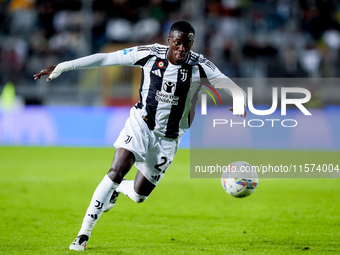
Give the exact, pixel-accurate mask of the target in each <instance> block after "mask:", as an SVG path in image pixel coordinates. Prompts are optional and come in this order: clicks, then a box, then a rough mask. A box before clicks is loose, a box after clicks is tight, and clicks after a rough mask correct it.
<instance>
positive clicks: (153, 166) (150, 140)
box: [114, 107, 180, 185]
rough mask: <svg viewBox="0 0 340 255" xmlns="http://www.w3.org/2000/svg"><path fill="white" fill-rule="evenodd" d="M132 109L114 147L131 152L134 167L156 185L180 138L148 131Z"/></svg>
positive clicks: (168, 163) (169, 162)
mask: <svg viewBox="0 0 340 255" xmlns="http://www.w3.org/2000/svg"><path fill="white" fill-rule="evenodd" d="M138 110H139V109H136V108H135V107H133V108H132V109H131V110H130V117H129V118H128V119H127V121H126V123H125V127H124V129H123V130H122V131H121V132H120V134H119V136H118V138H117V140H116V142H115V143H114V146H115V147H116V148H124V149H127V150H129V151H131V152H132V153H133V154H134V156H135V159H136V161H135V166H136V167H137V169H138V170H139V171H140V172H141V173H142V174H143V175H144V176H145V178H146V179H147V180H149V181H150V182H151V183H153V184H154V185H157V184H158V182H159V181H160V179H161V178H162V177H163V176H164V174H165V171H166V170H167V169H168V168H169V166H170V164H171V162H172V161H173V159H174V157H175V154H176V152H177V149H178V146H179V141H180V138H177V139H169V138H165V137H163V136H162V135H160V134H156V133H155V132H153V131H152V130H150V129H149V128H148V126H147V124H146V123H145V122H144V120H143V119H142V116H141V115H140V114H139V113H138V112H137V111H138Z"/></svg>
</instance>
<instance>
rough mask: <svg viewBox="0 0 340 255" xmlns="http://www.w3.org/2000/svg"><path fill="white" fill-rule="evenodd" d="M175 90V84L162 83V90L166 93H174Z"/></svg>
mask: <svg viewBox="0 0 340 255" xmlns="http://www.w3.org/2000/svg"><path fill="white" fill-rule="evenodd" d="M175 88H176V84H175V83H173V82H171V81H167V82H164V84H163V89H164V91H165V92H167V93H173V92H174V91H175Z"/></svg>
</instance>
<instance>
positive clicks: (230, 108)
mask: <svg viewBox="0 0 340 255" xmlns="http://www.w3.org/2000/svg"><path fill="white" fill-rule="evenodd" d="M228 110H229V111H231V112H232V111H233V107H229V108H228ZM236 116H239V115H236ZM240 116H241V118H245V117H246V116H247V109H246V107H245V106H244V114H241V115H240Z"/></svg>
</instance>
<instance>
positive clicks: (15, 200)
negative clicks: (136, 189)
mask: <svg viewBox="0 0 340 255" xmlns="http://www.w3.org/2000/svg"><path fill="white" fill-rule="evenodd" d="M113 153H114V149H111V148H49V147H46V148H44V147H42V148H41V147H40V148H36V147H0V254H44V255H45V254H79V253H81V252H73V251H69V250H68V246H69V244H70V243H71V242H72V241H73V239H74V238H75V236H76V234H77V233H78V230H79V228H80V225H81V222H82V218H83V216H84V213H85V210H86V208H87V206H88V204H89V202H90V198H91V196H92V193H93V191H94V189H95V188H96V186H97V184H98V183H99V182H100V181H101V179H102V178H103V176H104V175H105V173H106V172H107V170H108V169H109V166H110V164H111V160H112V156H113ZM254 153H255V154H256V155H259V154H261V153H262V155H268V153H269V152H268V151H267V152H263V151H251V150H246V151H230V152H229V153H228V155H226V159H227V160H228V161H235V160H233V159H234V158H237V159H239V158H240V154H241V155H242V157H244V160H246V159H247V158H249V157H250V158H251V156H252V155H254ZM270 153H271V155H270V157H272V161H273V159H275V157H276V158H277V161H278V162H280V159H281V158H287V157H289V156H290V155H288V154H289V153H291V152H289V151H271V152H270ZM306 153H309V154H308V155H307V156H310V157H313V158H314V159H315V158H317V157H320V158H323V159H325V158H327V157H329V159H330V161H331V162H334V159H335V158H336V160H339V158H340V157H339V152H303V151H297V152H294V155H295V156H296V157H297V156H299V154H301V155H300V156H301V157H306ZM189 155H190V153H189V150H184V149H182V150H180V151H179V152H178V154H177V157H176V159H175V160H174V162H173V164H172V166H171V168H170V169H169V170H168V172H167V173H166V175H165V177H164V178H163V179H162V181H161V182H160V184H159V186H158V187H157V188H156V189H155V190H154V192H153V193H152V194H151V196H150V197H149V198H148V200H147V201H145V202H144V203H142V204H135V203H134V202H132V201H131V200H130V199H128V198H126V197H125V196H123V195H121V196H120V197H119V198H118V201H117V205H116V207H115V208H113V209H112V211H110V212H108V213H105V214H103V216H102V217H101V219H100V220H99V222H98V223H97V225H96V226H95V228H94V231H93V233H92V237H91V239H90V241H89V243H88V246H87V249H86V251H84V252H83V254H340V247H339V243H340V195H339V194H340V179H260V181H259V185H258V189H257V190H256V191H255V193H254V194H253V195H251V196H250V197H247V198H242V199H237V198H233V197H231V196H229V195H228V194H226V193H225V191H224V190H223V189H222V187H221V184H220V179H201V178H197V179H194V178H190V171H189V168H190V167H189V166H190V162H189ZM336 160H335V161H336ZM250 162H251V161H250ZM338 163H340V162H338ZM134 174H135V169H133V170H132V171H131V172H130V173H129V176H128V178H133V176H134Z"/></svg>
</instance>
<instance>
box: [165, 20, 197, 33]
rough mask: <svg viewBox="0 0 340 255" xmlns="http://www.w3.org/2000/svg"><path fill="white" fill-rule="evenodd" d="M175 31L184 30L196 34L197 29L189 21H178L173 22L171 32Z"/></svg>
mask: <svg viewBox="0 0 340 255" xmlns="http://www.w3.org/2000/svg"><path fill="white" fill-rule="evenodd" d="M174 31H178V32H184V33H187V34H189V33H193V34H194V35H195V29H194V28H193V26H192V25H191V24H190V23H189V22H187V21H177V22H175V23H174V24H172V26H171V28H170V32H169V34H171V33H172V32H174Z"/></svg>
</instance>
